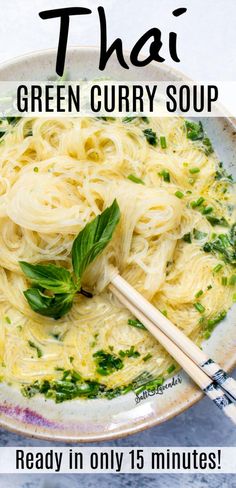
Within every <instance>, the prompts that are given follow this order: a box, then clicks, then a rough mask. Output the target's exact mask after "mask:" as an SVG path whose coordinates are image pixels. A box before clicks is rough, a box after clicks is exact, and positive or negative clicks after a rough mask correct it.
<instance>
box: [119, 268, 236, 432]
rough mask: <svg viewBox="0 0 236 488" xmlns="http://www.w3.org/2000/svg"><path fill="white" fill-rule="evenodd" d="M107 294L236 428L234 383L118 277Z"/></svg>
mask: <svg viewBox="0 0 236 488" xmlns="http://www.w3.org/2000/svg"><path fill="white" fill-rule="evenodd" d="M109 288H110V290H111V291H112V293H113V294H114V295H115V296H116V297H117V298H118V299H119V301H120V302H121V303H122V304H123V305H124V306H125V307H126V308H127V309H128V310H130V312H131V313H132V314H133V315H134V316H135V317H136V318H137V319H138V320H140V322H142V323H143V325H145V327H146V328H147V330H148V331H149V332H150V333H151V334H152V335H153V336H154V337H155V338H156V339H157V340H158V342H159V343H160V344H161V345H162V346H163V347H164V348H165V349H166V351H167V352H168V353H169V354H170V355H171V356H172V357H173V358H174V359H175V360H176V361H177V362H178V364H179V365H180V366H181V367H182V368H183V369H184V370H185V371H186V373H188V375H189V376H190V377H191V378H192V379H193V381H194V382H195V383H196V384H197V385H198V386H199V387H200V388H201V390H202V391H203V392H204V393H205V394H206V395H207V396H208V397H209V398H210V399H211V400H212V401H213V402H214V403H215V405H217V407H219V408H220V409H221V410H222V411H223V412H224V413H225V415H227V417H229V418H230V419H231V420H232V422H233V423H235V424H236V405H235V404H234V403H233V400H234V401H236V381H235V380H234V379H233V378H231V377H230V376H229V375H228V374H227V373H226V372H225V371H224V370H223V369H221V368H220V366H219V365H218V364H217V363H215V362H214V361H213V360H212V359H210V358H208V357H207V355H206V354H205V353H204V352H203V351H202V350H201V349H199V348H198V346H196V344H194V343H193V342H192V341H191V339H189V338H188V337H187V336H186V335H185V334H184V333H183V332H182V331H181V330H180V329H178V328H177V327H176V326H175V325H174V324H173V323H172V322H171V321H170V320H169V319H168V318H167V317H165V316H164V315H163V314H162V313H161V312H159V310H157V309H156V308H155V307H154V306H153V305H152V304H151V303H150V302H148V300H146V299H145V298H144V297H143V296H142V295H141V294H140V293H139V292H138V291H136V290H135V289H134V288H133V287H132V286H131V285H129V283H127V281H126V280H124V279H123V278H122V277H121V276H120V275H117V276H115V277H114V278H113V279H112V281H111V283H110V285H109Z"/></svg>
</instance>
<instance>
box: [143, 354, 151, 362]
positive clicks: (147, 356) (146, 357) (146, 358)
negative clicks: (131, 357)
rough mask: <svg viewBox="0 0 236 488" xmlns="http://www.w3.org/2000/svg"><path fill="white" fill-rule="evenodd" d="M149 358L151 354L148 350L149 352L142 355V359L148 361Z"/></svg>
mask: <svg viewBox="0 0 236 488" xmlns="http://www.w3.org/2000/svg"><path fill="white" fill-rule="evenodd" d="M151 358H152V354H150V352H149V353H148V354H147V355H146V356H144V358H143V361H145V362H146V361H148V360H149V359H151Z"/></svg>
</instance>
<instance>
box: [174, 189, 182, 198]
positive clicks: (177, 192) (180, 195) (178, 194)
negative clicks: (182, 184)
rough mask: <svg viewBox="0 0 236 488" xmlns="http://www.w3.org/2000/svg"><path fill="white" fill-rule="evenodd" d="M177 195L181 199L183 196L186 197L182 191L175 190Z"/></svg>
mask: <svg viewBox="0 0 236 488" xmlns="http://www.w3.org/2000/svg"><path fill="white" fill-rule="evenodd" d="M175 196H176V197H177V198H180V199H181V198H183V197H184V194H183V193H182V191H179V190H177V191H176V192H175Z"/></svg>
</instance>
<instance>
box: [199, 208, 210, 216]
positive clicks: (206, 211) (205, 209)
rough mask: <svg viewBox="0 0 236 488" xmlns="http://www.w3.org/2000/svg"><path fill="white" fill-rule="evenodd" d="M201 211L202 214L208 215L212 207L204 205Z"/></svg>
mask: <svg viewBox="0 0 236 488" xmlns="http://www.w3.org/2000/svg"><path fill="white" fill-rule="evenodd" d="M201 212H202V214H203V215H208V214H209V213H211V212H213V207H204V208H203V209H202V211H201Z"/></svg>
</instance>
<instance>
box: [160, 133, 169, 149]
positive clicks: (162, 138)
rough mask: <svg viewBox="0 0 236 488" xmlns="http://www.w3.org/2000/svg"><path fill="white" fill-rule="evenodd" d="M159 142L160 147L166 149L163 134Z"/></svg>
mask: <svg viewBox="0 0 236 488" xmlns="http://www.w3.org/2000/svg"><path fill="white" fill-rule="evenodd" d="M160 144H161V148H162V149H166V148H167V143H166V138H165V136H160Z"/></svg>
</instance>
